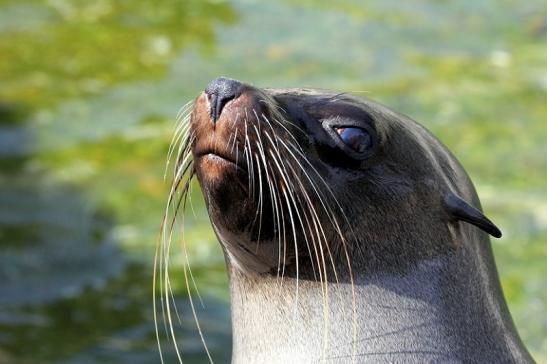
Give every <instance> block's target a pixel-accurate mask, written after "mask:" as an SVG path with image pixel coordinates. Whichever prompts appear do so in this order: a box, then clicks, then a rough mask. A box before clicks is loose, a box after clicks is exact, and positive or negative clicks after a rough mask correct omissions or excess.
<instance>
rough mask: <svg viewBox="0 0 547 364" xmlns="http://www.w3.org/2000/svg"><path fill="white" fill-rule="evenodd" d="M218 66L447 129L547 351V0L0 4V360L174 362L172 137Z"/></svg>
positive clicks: (217, 341)
mask: <svg viewBox="0 0 547 364" xmlns="http://www.w3.org/2000/svg"><path fill="white" fill-rule="evenodd" d="M220 75H223V76H230V77H234V78H238V79H241V80H244V81H246V82H249V83H252V84H255V85H257V86H272V87H276V86H278V87H281V86H294V87H303V86H307V87H319V88H329V89H334V90H340V91H349V92H358V93H359V94H363V95H366V96H367V97H370V98H373V99H376V100H379V101H381V102H383V103H385V104H387V105H389V106H390V107H392V108H393V109H396V110H398V111H400V112H402V113H405V114H408V115H410V116H411V117H412V118H414V119H416V120H418V121H419V122H421V123H423V124H424V125H426V126H427V127H428V128H429V129H430V130H432V131H433V132H434V133H435V134H436V135H437V136H439V137H440V139H441V140H442V141H443V142H444V143H446V144H447V145H448V147H449V148H450V149H451V150H452V151H453V152H454V154H455V155H456V156H457V157H458V158H459V159H460V161H461V162H462V163H463V165H464V166H465V167H466V169H467V171H468V172H469V174H470V175H471V177H472V178H473V180H474V182H475V184H476V186H477V189H478V191H479V195H480V196H481V199H482V201H483V207H484V209H485V211H486V213H487V215H488V216H489V217H490V218H492V219H493V220H494V221H495V222H496V223H497V224H498V225H499V226H500V227H501V229H502V230H503V232H504V237H503V238H502V239H499V240H494V241H493V247H494V251H495V254H496V258H497V263H498V267H499V271H500V275H501V279H502V283H503V288H504V291H505V294H506V297H507V299H508V302H509V306H510V309H511V312H512V314H513V317H514V319H515V321H516V324H517V327H518V328H519V331H520V333H521V335H522V337H523V339H524V341H525V343H526V344H527V346H528V347H529V349H530V351H531V352H532V354H533V355H534V356H535V357H536V359H537V360H538V361H539V362H547V189H546V187H547V143H546V141H547V4H546V3H545V2H544V1H543V0H527V1H516V0H515V1H511V0H463V1H446V0H443V1H439V0H410V1H399V0H378V1H367V2H365V1H357V0H342V1H328V0H323V1H312V0H307V1H289V0H285V1H283V0H281V1H252V0H237V1H220V0H208V1H203V0H156V1H140V0H137V1H129V0H95V1H85V0H42V1H40V0H0V363H74V364H83V363H154V362H158V361H159V356H158V354H157V348H156V342H155V334H154V327H153V320H152V260H153V252H154V247H155V243H156V239H157V237H158V229H159V224H160V220H161V217H162V213H163V207H164V204H165V201H166V195H167V191H168V183H167V182H164V180H163V168H164V163H165V157H166V152H167V148H168V145H169V141H170V138H171V136H172V133H173V130H174V124H175V121H174V119H175V117H176V114H177V111H178V110H179V108H180V107H181V106H182V105H183V104H185V103H186V102H187V101H189V100H192V99H193V98H194V97H196V96H197V95H198V93H199V92H200V91H201V90H202V89H203V88H204V87H205V86H206V85H207V83H208V82H209V81H210V80H211V79H213V78H215V77H217V76H220ZM193 204H194V209H195V215H193V214H189V215H188V217H187V229H188V230H187V231H188V233H187V234H188V235H187V242H188V244H189V253H190V259H191V263H192V267H193V270H194V275H195V277H196V280H197V285H198V288H199V290H200V293H201V296H202V298H203V301H204V305H205V308H201V309H200V313H199V317H200V322H201V324H202V326H203V329H204V333H205V336H206V339H207V343H208V345H209V348H210V350H211V352H212V354H213V356H214V358H215V359H216V361H217V362H221V363H222V362H226V361H228V359H229V357H230V345H231V344H230V323H229V306H228V291H227V281H226V274H225V272H224V262H223V258H222V255H221V251H220V249H219V247H218V244H217V242H216V240H215V238H214V235H213V233H212V231H211V228H210V226H209V223H208V218H207V215H206V212H205V210H204V207H203V202H202V200H201V195H200V192H199V188H195V189H194V191H193ZM171 263H172V273H171V274H172V280H173V283H174V285H175V287H174V288H175V293H176V301H177V302H178V304H179V313H180V315H181V319H182V325H178V324H177V331H176V332H177V336H178V338H179V346H180V347H181V349H182V352H183V356H184V359H185V362H187V363H202V362H205V359H206V357H205V356H204V355H203V348H202V345H201V343H200V341H199V337H198V335H197V330H196V328H195V325H194V321H193V318H192V316H191V312H190V310H189V307H188V300H187V295H186V293H185V291H186V290H185V288H184V284H183V278H182V270H181V267H182V259H181V249H180V246H178V245H177V246H175V247H174V248H173V257H172V262H171ZM162 336H163V338H164V340H163V341H164V342H163V346H164V353H165V356H166V358H167V362H174V359H175V357H174V352H173V350H172V348H171V346H170V343H169V342H168V341H167V339H166V338H165V337H166V335H165V333H163V332H162Z"/></svg>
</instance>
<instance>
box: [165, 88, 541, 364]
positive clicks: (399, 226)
mask: <svg viewBox="0 0 547 364" xmlns="http://www.w3.org/2000/svg"><path fill="white" fill-rule="evenodd" d="M185 131H187V134H186V135H185V136H184V137H181V139H183V141H182V143H181V146H180V152H179V155H178V163H177V167H176V171H175V180H174V185H173V189H172V194H171V196H170V201H171V200H173V199H174V196H175V192H176V191H179V192H182V200H183V201H184V200H185V194H186V192H187V191H188V188H189V185H190V181H191V180H192V177H194V176H196V177H197V179H198V181H199V183H200V185H201V188H202V191H203V194H204V197H205V201H206V205H207V209H208V213H209V216H210V220H211V223H212V225H213V228H214V230H215V232H216V235H217V237H218V240H219V241H220V243H221V246H222V249H223V251H224V254H225V258H226V264H227V268H228V272H229V278H230V292H231V303H232V325H233V353H232V360H233V362H234V363H287V362H292V363H295V362H298V363H317V362H328V363H346V362H375V363H379V362H386V363H388V362H389V363H403V362H404V363H409V362H415V363H423V362H454V363H461V362H465V363H509V362H511V363H513V362H514V363H528V362H533V359H532V358H531V356H530V355H529V353H528V352H527V350H526V348H525V347H524V345H523V344H522V342H521V340H520V338H519V336H518V333H517V331H516V329H515V326H514V324H513V322H512V319H511V316H510V313H509V311H508V308H507V305H506V302H505V300H504V297H503V293H502V290H501V286H500V283H499V278H498V274H497V270H496V266H495V263H494V258H493V254H492V250H491V246H490V240H489V236H488V235H492V236H494V237H500V236H501V232H500V230H499V229H498V228H497V227H496V226H495V225H494V224H493V223H492V222H491V221H490V220H489V219H488V218H486V217H485V216H484V214H483V213H482V212H481V206H480V202H479V199H478V197H477V194H476V192H475V189H474V187H473V184H472V182H471V180H470V179H469V177H468V176H467V174H466V172H465V171H464V169H463V167H462V166H461V165H460V163H459V162H458V161H457V160H456V158H455V157H454V156H453V155H452V154H451V153H450V152H449V151H448V150H447V148H446V147H445V146H444V145H443V144H442V143H441V142H440V141H439V140H437V139H436V138H435V137H434V136H433V135H432V134H430V133H429V132H428V131H427V130H426V129H425V128H424V127H422V126H421V125H419V124H418V123H416V122H415V121H413V120H411V119H410V118H408V117H406V116H404V115H401V114H399V113H396V112H394V111H392V110H390V109H389V108H387V107H385V106H383V105H381V104H378V103H376V102H373V101H371V100H367V99H361V98H357V97H354V96H351V95H348V94H345V93H332V92H326V91H323V90H313V89H260V88H256V87H253V86H250V85H247V84H244V83H241V82H239V81H236V80H232V79H228V78H218V79H216V80H213V81H212V82H211V83H210V84H209V85H208V86H207V88H206V89H205V91H204V92H203V93H202V94H201V95H200V96H199V97H198V98H197V99H196V100H195V102H194V104H193V108H192V110H191V114H190V117H189V124H188V125H187V128H186V129H185Z"/></svg>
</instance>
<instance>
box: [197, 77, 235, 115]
mask: <svg viewBox="0 0 547 364" xmlns="http://www.w3.org/2000/svg"><path fill="white" fill-rule="evenodd" d="M242 86H243V84H242V83H241V82H239V81H236V80H232V79H231V78H224V77H219V78H217V79H215V80H213V81H211V83H210V84H209V85H208V86H207V88H206V89H205V93H206V94H207V98H208V99H209V105H210V113H211V120H212V121H213V124H215V123H216V122H217V120H218V118H219V117H220V114H221V113H222V109H223V108H224V105H226V103H227V102H228V101H230V100H233V99H235V98H236V97H238V96H239V93H240V92H241V88H242Z"/></svg>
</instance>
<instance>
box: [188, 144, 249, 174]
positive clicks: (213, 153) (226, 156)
mask: <svg viewBox="0 0 547 364" xmlns="http://www.w3.org/2000/svg"><path fill="white" fill-rule="evenodd" d="M194 156H195V158H196V159H201V160H204V161H207V162H209V163H212V164H217V165H224V166H227V167H235V168H236V169H237V170H239V171H241V172H247V169H246V167H245V165H244V163H243V162H244V159H242V158H241V156H239V155H238V154H237V153H225V152H222V151H219V150H213V149H203V150H197V151H196V152H195V153H194Z"/></svg>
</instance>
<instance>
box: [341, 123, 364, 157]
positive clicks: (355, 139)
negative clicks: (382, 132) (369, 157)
mask: <svg viewBox="0 0 547 364" xmlns="http://www.w3.org/2000/svg"><path fill="white" fill-rule="evenodd" d="M334 130H335V131H336V133H338V135H339V136H340V139H341V140H342V141H343V142H344V144H345V145H346V146H348V147H350V148H351V149H353V150H354V151H355V152H357V153H364V152H366V151H367V149H369V148H370V146H371V145H372V138H371V136H370V134H369V133H368V132H367V131H366V130H364V129H361V128H353V127H351V128H349V127H348V128H334Z"/></svg>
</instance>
